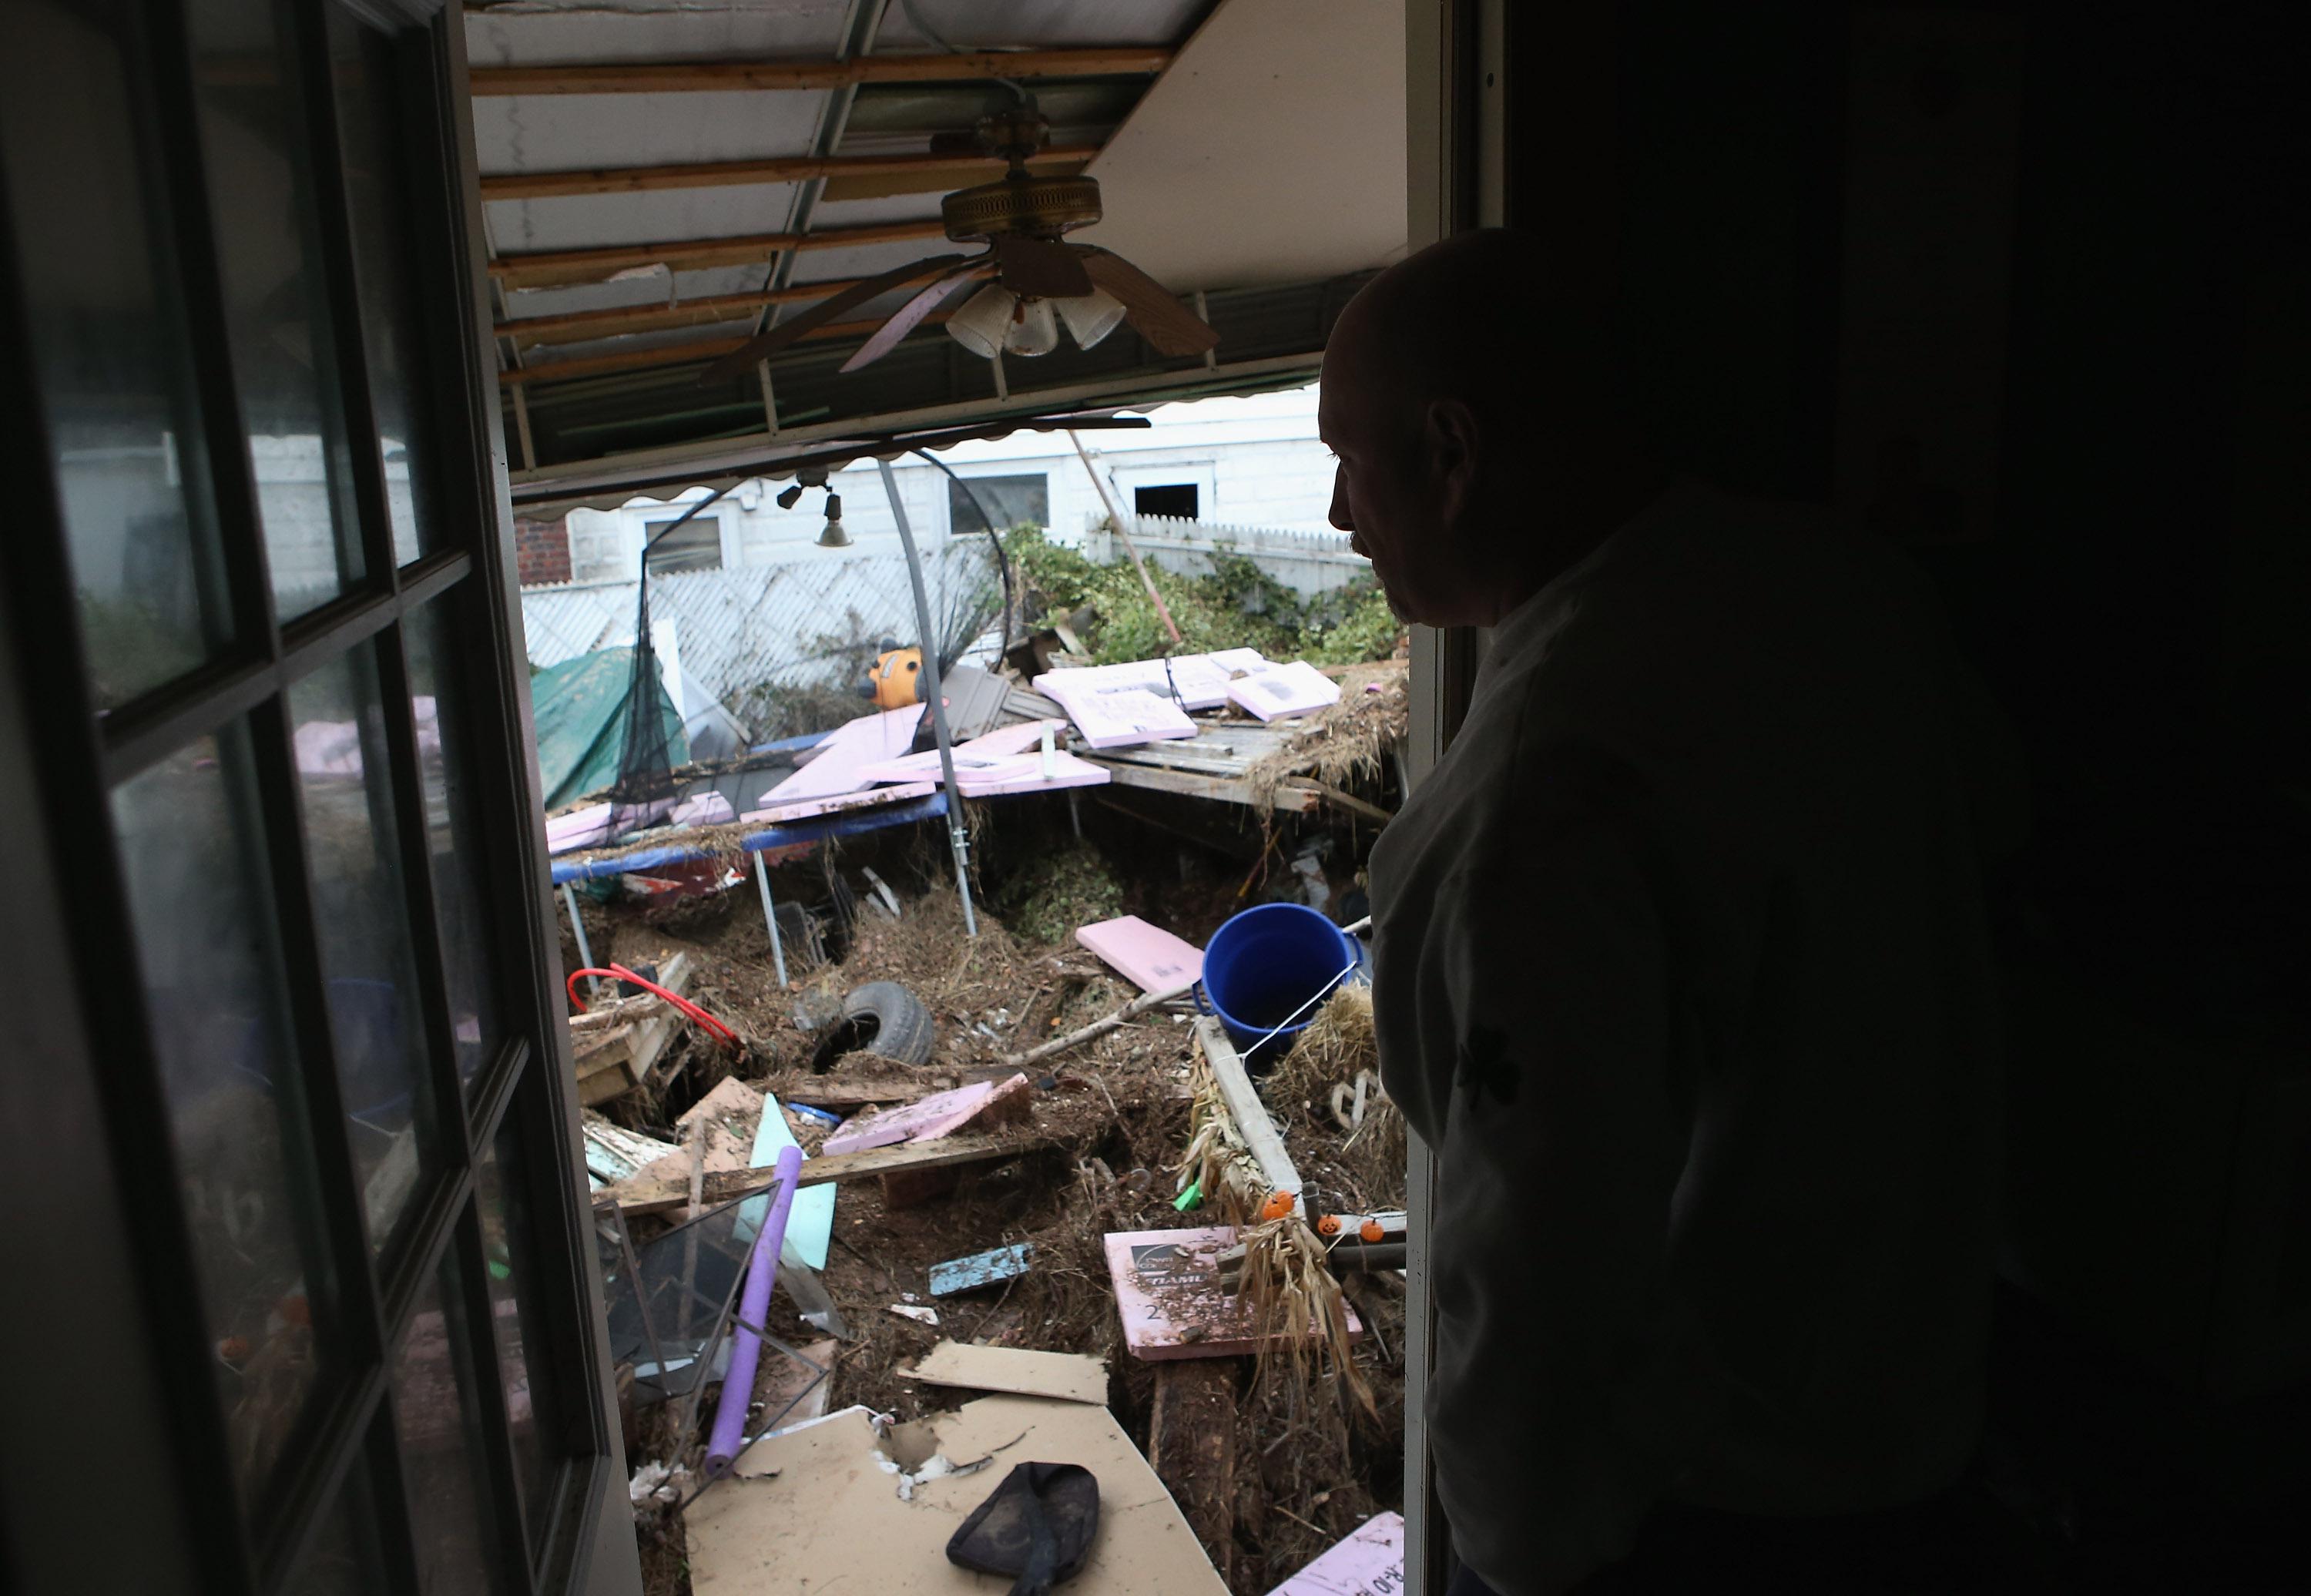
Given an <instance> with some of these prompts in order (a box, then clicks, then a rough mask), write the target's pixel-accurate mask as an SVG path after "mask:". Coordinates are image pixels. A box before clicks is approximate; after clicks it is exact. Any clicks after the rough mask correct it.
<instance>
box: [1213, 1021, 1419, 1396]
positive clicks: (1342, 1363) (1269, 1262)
mask: <svg viewBox="0 0 2311 1596" xmlns="http://www.w3.org/2000/svg"><path fill="white" fill-rule="evenodd" d="M1194 1068H1195V1073H1194V1075H1193V1077H1192V1079H1193V1080H1194V1083H1195V1086H1196V1101H1195V1106H1194V1108H1193V1110H1192V1111H1191V1112H1190V1119H1189V1125H1190V1137H1189V1140H1188V1151H1187V1154H1186V1156H1184V1157H1183V1158H1182V1160H1181V1164H1180V1189H1181V1190H1183V1191H1184V1190H1187V1189H1188V1188H1189V1187H1190V1185H1200V1186H1201V1187H1202V1188H1203V1191H1204V1199H1205V1201H1207V1202H1209V1203H1217V1207H1218V1208H1219V1212H1220V1214H1221V1215H1222V1216H1223V1217H1225V1220H1226V1221H1227V1223H1228V1224H1230V1225H1234V1226H1235V1229H1236V1239H1237V1240H1238V1241H1240V1242H1242V1243H1243V1249H1244V1253H1243V1279H1242V1283H1241V1284H1240V1285H1239V1286H1238V1287H1237V1290H1238V1293H1239V1295H1241V1296H1242V1298H1243V1303H1244V1305H1245V1308H1246V1310H1247V1311H1248V1313H1249V1314H1250V1317H1251V1323H1252V1325H1253V1329H1254V1333H1255V1335H1256V1336H1257V1338H1258V1339H1259V1341H1260V1354H1259V1367H1260V1375H1261V1376H1262V1377H1263V1378H1264V1377H1266V1376H1267V1375H1269V1374H1270V1373H1272V1360H1273V1357H1274V1354H1275V1352H1276V1350H1277V1348H1278V1347H1281V1348H1282V1349H1283V1350H1284V1352H1285V1354H1286V1357H1287V1358H1288V1360H1289V1363H1288V1367H1289V1371H1290V1377H1291V1380H1292V1383H1293V1385H1294V1387H1295V1390H1296V1391H1298V1392H1299V1394H1300V1395H1301V1397H1302V1398H1303V1399H1306V1398H1308V1397H1309V1396H1310V1395H1311V1394H1312V1392H1313V1390H1314V1387H1315V1383H1316V1382H1317V1381H1318V1380H1319V1379H1320V1378H1321V1376H1322V1374H1323V1372H1324V1371H1323V1368H1322V1364H1323V1359H1322V1358H1321V1357H1320V1356H1319V1353H1320V1351H1321V1352H1323V1353H1328V1354H1329V1355H1330V1363H1331V1366H1332V1367H1333V1368H1334V1369H1336V1370H1338V1371H1339V1376H1340V1379H1341V1380H1342V1382H1344V1383H1345V1385H1346V1388H1347V1393H1348V1394H1349V1395H1350V1396H1351V1397H1353V1398H1355V1399H1356V1402H1357V1404H1358V1405H1359V1406H1361V1407H1362V1408H1364V1409H1365V1412H1366V1413H1368V1414H1369V1413H1373V1412H1374V1411H1375V1409H1374V1405H1373V1393H1372V1388H1371V1386H1370V1385H1369V1384H1368V1383H1366V1382H1365V1378H1364V1375H1363V1374H1362V1373H1361V1372H1360V1371H1359V1370H1358V1369H1357V1368H1356V1358H1355V1356H1354V1355H1353V1352H1352V1350H1351V1348H1350V1347H1349V1345H1348V1307H1347V1298H1346V1297H1344V1296H1343V1295H1341V1293H1340V1283H1339V1280H1337V1279H1335V1278H1333V1276H1332V1271H1331V1270H1330V1269H1327V1268H1326V1267H1325V1265H1324V1251H1325V1248H1324V1243H1323V1240H1322V1238H1321V1237H1320V1236H1318V1235H1317V1234H1316V1233H1315V1232H1314V1231H1312V1230H1311V1229H1310V1228H1309V1227H1308V1222H1307V1220H1306V1219H1305V1218H1304V1217H1302V1216H1301V1215H1298V1214H1285V1215H1283V1216H1281V1217H1275V1218H1267V1217H1260V1214H1261V1210H1262V1209H1263V1208H1266V1207H1267V1206H1268V1204H1269V1198H1270V1197H1271V1196H1273V1195H1274V1194H1273V1193H1271V1192H1270V1191H1269V1189H1268V1182H1267V1179H1266V1177H1265V1176H1264V1175H1262V1174H1261V1173H1260V1165H1259V1164H1258V1163H1257V1162H1255V1161H1254V1160H1253V1158H1252V1156H1251V1151H1250V1149H1249V1148H1248V1147H1246V1146H1245V1145H1244V1140H1243V1133H1242V1132H1241V1131H1240V1130H1239V1129H1237V1126H1236V1123H1235V1119H1234V1115H1232V1114H1230V1113H1229V1112H1228V1107H1227V1103H1226V1102H1225V1099H1224V1098H1223V1097H1222V1096H1221V1095H1220V1089H1219V1080H1218V1077H1216V1076H1215V1075H1214V1074H1213V1072H1212V1068H1211V1065H1210V1063H1209V1062H1208V1060H1205V1058H1204V1057H1203V1055H1202V1054H1201V1053H1200V1052H1199V1053H1198V1054H1197V1057H1196V1062H1195V1067H1194ZM1247 1221H1252V1222H1251V1223H1249V1224H1247V1223H1246V1222H1247ZM1311 1325H1313V1326H1314V1327H1315V1332H1316V1333H1315V1334H1314V1335H1310V1334H1309V1333H1308V1329H1309V1327H1310V1326H1311Z"/></svg>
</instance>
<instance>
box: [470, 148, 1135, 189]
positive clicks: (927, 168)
mask: <svg viewBox="0 0 2311 1596" xmlns="http://www.w3.org/2000/svg"><path fill="white" fill-rule="evenodd" d="M1098 153H1099V146H1098V145H1097V144H1060V145H1055V146H1053V147H1052V148H1051V149H1047V150H1045V151H1043V152H1042V153H1040V154H1038V155H1037V156H1036V157H1035V158H1034V159H1033V161H1029V162H1028V165H1029V166H1030V167H1032V168H1033V169H1034V170H1038V171H1042V172H1045V173H1046V174H1047V175H1048V174H1049V169H1051V168H1052V167H1055V166H1057V167H1068V168H1080V167H1081V166H1082V165H1083V163H1084V162H1085V161H1089V160H1090V159H1091V158H1092V157H1093V156H1094V155H1096V154H1098ZM1002 166H1003V163H1002V161H999V160H998V159H996V158H995V157H994V156H992V155H982V154H979V153H975V152H974V153H970V154H963V155H937V154H932V153H929V151H922V152H906V153H899V154H893V155H777V156H772V157H770V158H768V159H765V160H762V161H707V162H704V163H702V164H699V165H693V166H604V167H591V168H587V169H585V170H578V171H540V172H501V173H498V174H497V175H495V176H493V177H485V178H484V179H482V197H483V198H484V199H485V200H492V199H566V198H570V197H571V196H576V195H582V194H647V193H653V192H656V191H658V190H660V189H667V188H732V187H735V186H737V185H739V184H742V183H799V182H803V181H805V180H807V179H811V178H857V177H879V176H885V175H888V174H894V173H914V172H931V173H939V172H946V173H953V174H955V175H956V176H958V177H960V178H963V179H964V180H966V181H970V180H977V179H979V174H981V173H985V174H987V179H986V180H992V179H993V178H994V177H996V176H999V175H1000V173H1001V170H1002Z"/></svg>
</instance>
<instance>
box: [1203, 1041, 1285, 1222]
mask: <svg viewBox="0 0 2311 1596" xmlns="http://www.w3.org/2000/svg"><path fill="white" fill-rule="evenodd" d="M1196 1040H1197V1041H1198V1042H1200V1043H1202V1044H1203V1049H1204V1057H1205V1058H1206V1059H1207V1060H1209V1061H1210V1063H1211V1067H1212V1077H1213V1078H1214V1079H1215V1080H1217V1082H1218V1083H1219V1088H1220V1099H1221V1101H1222V1102H1224V1103H1226V1104H1227V1111H1228V1115H1229V1117H1230V1118H1232V1119H1233V1120H1234V1121H1235V1128H1236V1131H1237V1133H1238V1134H1239V1135H1241V1136H1242V1137H1243V1145H1244V1147H1245V1148H1246V1149H1247V1150H1249V1151H1250V1152H1251V1158H1252V1162H1253V1163H1255V1164H1259V1165H1260V1177H1261V1178H1262V1179H1263V1180H1265V1181H1266V1182H1268V1189H1269V1190H1270V1191H1289V1192H1290V1193H1292V1211H1293V1212H1294V1213H1295V1214H1298V1215H1300V1216H1301V1217H1303V1218H1305V1217H1307V1213H1308V1208H1307V1205H1306V1204H1305V1203H1304V1201H1302V1199H1301V1191H1300V1172H1299V1170H1297V1169H1296V1168H1295V1167H1294V1166H1293V1164H1292V1155H1291V1154H1290V1153H1288V1152H1286V1150H1285V1147H1284V1138H1283V1137H1282V1136H1280V1135H1278V1133H1277V1129H1276V1123H1275V1121H1272V1120H1270V1119H1269V1117H1268V1105H1267V1104H1266V1103H1262V1102H1260V1094H1259V1093H1258V1092H1256V1091H1254V1090H1253V1089H1252V1085H1251V1076H1249V1075H1248V1074H1246V1073H1245V1072H1244V1068H1243V1059H1242V1058H1241V1057H1239V1056H1238V1055H1237V1053H1236V1051H1235V1043H1234V1042H1230V1041H1229V1040H1228V1033H1227V1027H1226V1026H1225V1025H1221V1024H1220V1023H1219V1021H1218V1020H1217V1019H1216V1018H1214V1017H1213V1016H1210V1015H1205V1016H1201V1017H1199V1019H1198V1020H1197V1021H1196Z"/></svg>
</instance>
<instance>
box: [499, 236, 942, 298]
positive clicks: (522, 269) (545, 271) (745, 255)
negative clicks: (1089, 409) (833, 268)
mask: <svg viewBox="0 0 2311 1596" xmlns="http://www.w3.org/2000/svg"><path fill="white" fill-rule="evenodd" d="M945 237H946V229H945V228H944V227H942V226H941V225H940V224H939V223H938V222H936V221H931V222H884V223H882V224H880V225H877V226H874V227H841V228H830V229H828V230H827V231H824V232H812V233H794V232H763V233H753V234H749V235H746V236H745V237H741V238H735V239H685V240H681V241H680V242H678V243H666V244H621V245H617V246H615V247H613V248H610V249H556V250H549V251H545V252H542V253H538V254H532V255H507V256H502V257H499V258H498V259H496V260H493V261H491V262H490V263H489V269H490V275H491V276H493V277H495V278H497V279H498V280H499V281H501V282H502V283H505V284H506V285H507V286H508V287H510V288H538V287H546V286H551V285H556V284H564V283H605V282H607V281H608V280H609V279H610V278H612V277H615V276H616V275H618V274H619V273H620V272H631V271H641V270H647V269H648V268H650V267H651V266H665V267H667V269H668V270H670V271H685V272H689V271H698V270H700V269H702V268H703V267H707V266H746V265H749V264H751V263H752V262H754V261H758V260H769V259H772V257H776V256H779V255H781V254H783V253H785V252H786V251H787V250H789V249H843V248H846V247H847V246H850V245H853V244H898V243H904V242H907V241H908V240H912V239H939V238H945Z"/></svg>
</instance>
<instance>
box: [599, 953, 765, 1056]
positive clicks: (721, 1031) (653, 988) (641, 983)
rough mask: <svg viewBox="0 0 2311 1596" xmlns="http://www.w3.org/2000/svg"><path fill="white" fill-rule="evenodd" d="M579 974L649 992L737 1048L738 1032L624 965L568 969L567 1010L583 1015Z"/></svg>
mask: <svg viewBox="0 0 2311 1596" xmlns="http://www.w3.org/2000/svg"><path fill="white" fill-rule="evenodd" d="M581 975H606V976H608V977H609V978H610V979H612V980H614V981H626V982H628V983H630V984H632V985H634V986H638V987H640V988H641V989H642V990H644V991H646V992H650V993H653V994H655V995H657V996H658V997H660V998H663V999H666V1000H667V1002H668V1003H670V1004H672V1005H673V1006H674V1007H676V1008H678V1009H680V1010H681V1011H682V1012H683V1013H684V1014H686V1015H688V1016H690V1017H691V1018H692V1019H693V1020H695V1021H697V1022H698V1024H699V1025H700V1026H701V1027H702V1029H704V1030H705V1031H707V1032H708V1033H711V1034H713V1035H716V1036H719V1037H720V1038H721V1039H722V1040H723V1041H725V1042H728V1043H729V1044H730V1045H731V1046H732V1047H737V1045H738V1033H737V1032H736V1031H733V1030H732V1029H730V1027H729V1026H728V1025H724V1024H723V1023H722V1022H721V1021H720V1020H718V1019H716V1018H715V1017H714V1016H712V1015H711V1014H709V1013H707V1012H706V1011H705V1010H704V1009H702V1008H701V1007H698V1005H697V1004H695V1003H693V1002H692V1001H691V1000H690V999H687V998H685V997H684V996H682V995H681V994H680V993H679V992H669V991H667V990H666V989H665V988H664V987H662V986H660V985H658V982H656V981H650V980H648V979H646V978H644V977H642V976H640V975H636V974H635V973H634V972H632V971H631V970H629V969H627V968H626V967H625V966H624V964H613V965H611V966H610V967H609V968H608V969H606V970H596V969H593V968H591V967H590V966H589V968H587V969H584V970H572V971H571V972H570V980H569V981H568V982H567V983H566V986H565V988H564V990H567V991H568V992H569V994H570V1007H571V1008H573V1009H575V1010H577V1011H578V1012H579V1013H580V1014H584V1013H585V1012H586V1003H585V999H581V998H580V997H579V996H578V978H579V977H580V976H581Z"/></svg>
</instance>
